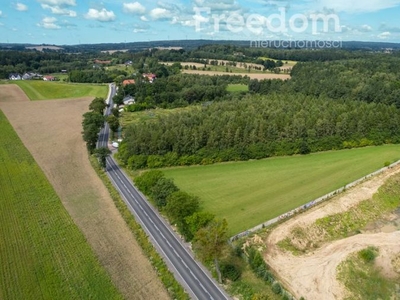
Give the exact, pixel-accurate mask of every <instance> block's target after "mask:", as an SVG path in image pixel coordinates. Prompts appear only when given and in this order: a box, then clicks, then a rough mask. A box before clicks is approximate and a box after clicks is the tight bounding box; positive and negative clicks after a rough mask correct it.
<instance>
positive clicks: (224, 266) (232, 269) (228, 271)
mask: <svg viewBox="0 0 400 300" xmlns="http://www.w3.org/2000/svg"><path fill="white" fill-rule="evenodd" d="M220 269H221V274H222V277H223V278H224V279H229V280H230V281H236V280H238V279H239V278H240V276H241V275H242V270H240V268H239V267H238V266H236V265H234V264H232V263H221V266H220Z"/></svg>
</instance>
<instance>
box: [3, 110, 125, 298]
mask: <svg viewBox="0 0 400 300" xmlns="http://www.w3.org/2000/svg"><path fill="white" fill-rule="evenodd" d="M0 130H1V141H2V143H1V144H2V146H1V147H0V163H1V168H0V187H1V188H0V207H1V209H0V224H1V226H0V262H1V263H0V299H9V300H11V299H18V300H19V299H66V300H69V299H104V300H108V299H122V295H121V294H120V293H119V292H118V290H117V289H116V287H115V286H114V285H113V284H112V282H111V278H110V277H109V275H108V274H107V272H106V271H105V269H104V268H103V267H102V266H101V265H100V263H99V261H98V259H97V258H96V256H95V253H94V252H93V250H92V249H91V248H90V246H89V244H88V243H87V241H86V239H85V237H84V236H83V234H82V233H81V231H80V230H79V229H78V227H77V226H76V225H75V223H74V221H73V220H72V219H71V217H70V215H69V214H68V212H67V211H66V209H65V208H64V206H63V205H62V203H61V201H60V198H59V197H58V196H57V194H56V192H55V191H54V189H53V187H52V185H51V184H50V183H49V181H48V180H47V178H46V176H45V175H44V173H43V171H42V170H41V169H40V167H39V166H38V164H37V163H36V161H35V160H34V159H33V157H32V155H31V154H30V153H29V151H28V150H27V149H26V148H25V146H24V145H23V143H22V142H21V140H20V139H19V137H18V135H17V134H16V132H15V131H14V129H13V128H12V126H11V124H10V123H9V122H8V120H7V119H6V117H5V115H4V114H3V113H2V112H1V111H0Z"/></svg>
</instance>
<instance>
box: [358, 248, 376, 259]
mask: <svg viewBox="0 0 400 300" xmlns="http://www.w3.org/2000/svg"><path fill="white" fill-rule="evenodd" d="M358 256H359V257H360V258H361V259H362V260H363V261H364V262H366V263H369V262H372V261H374V260H375V258H376V257H377V256H378V249H377V248H375V247H368V248H366V249H363V250H361V251H360V252H358Z"/></svg>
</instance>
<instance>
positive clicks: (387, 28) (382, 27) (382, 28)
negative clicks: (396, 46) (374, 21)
mask: <svg viewBox="0 0 400 300" xmlns="http://www.w3.org/2000/svg"><path fill="white" fill-rule="evenodd" d="M378 30H379V31H382V32H385V31H389V32H400V27H391V26H387V25H386V24H385V23H382V24H381V25H380V26H379V28H378Z"/></svg>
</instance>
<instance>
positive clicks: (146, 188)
mask: <svg viewBox="0 0 400 300" xmlns="http://www.w3.org/2000/svg"><path fill="white" fill-rule="evenodd" d="M163 177H164V174H163V172H161V171H159V170H151V171H148V172H146V173H143V174H142V175H140V176H138V177H136V178H135V184H136V186H137V187H138V188H139V190H141V191H142V192H143V193H144V194H146V195H151V189H152V187H153V186H154V185H156V183H157V181H158V180H159V179H161V178H163Z"/></svg>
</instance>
